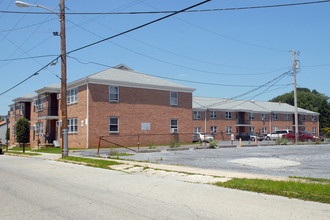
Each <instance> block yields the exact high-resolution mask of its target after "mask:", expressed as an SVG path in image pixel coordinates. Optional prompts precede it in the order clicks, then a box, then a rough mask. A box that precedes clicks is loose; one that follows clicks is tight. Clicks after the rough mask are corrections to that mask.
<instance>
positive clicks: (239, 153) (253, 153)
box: [71, 144, 330, 179]
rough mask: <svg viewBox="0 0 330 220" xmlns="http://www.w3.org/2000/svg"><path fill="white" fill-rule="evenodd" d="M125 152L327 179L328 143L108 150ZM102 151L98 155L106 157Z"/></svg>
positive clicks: (152, 159) (177, 162)
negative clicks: (135, 151) (135, 150)
mask: <svg viewBox="0 0 330 220" xmlns="http://www.w3.org/2000/svg"><path fill="white" fill-rule="evenodd" d="M114 151H117V152H127V153H131V154H132V155H130V156H123V157H121V158H125V159H132V160H140V161H150V162H155V163H161V164H170V165H182V166H190V167H197V168H204V169H217V170H226V171H236V172H245V173H255V174H264V175H271V176H282V177H288V176H299V177H315V178H327V179H330V144H322V145H281V146H280V145H276V146H250V147H241V148H237V147H232V148H217V149H194V148H190V149H189V150H179V151H167V150H166V148H163V149H161V151H160V152H152V153H134V152H132V151H128V150H127V149H111V152H112V153H113V152H114ZM109 153H110V151H109V149H108V150H105V149H103V150H101V152H100V155H101V156H109ZM95 154H96V151H95V150H94V151H78V152H73V153H71V155H72V156H92V155H95Z"/></svg>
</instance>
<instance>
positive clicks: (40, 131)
mask: <svg viewBox="0 0 330 220" xmlns="http://www.w3.org/2000/svg"><path fill="white" fill-rule="evenodd" d="M43 133H44V123H43V122H37V123H36V134H43Z"/></svg>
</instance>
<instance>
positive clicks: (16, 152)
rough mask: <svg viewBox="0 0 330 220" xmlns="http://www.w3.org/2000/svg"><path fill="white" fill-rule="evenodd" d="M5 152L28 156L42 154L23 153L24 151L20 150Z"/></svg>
mask: <svg viewBox="0 0 330 220" xmlns="http://www.w3.org/2000/svg"><path fill="white" fill-rule="evenodd" d="M3 153H4V154H6V153H12V154H22V155H28V156H38V155H41V154H38V153H23V152H19V151H8V152H3Z"/></svg>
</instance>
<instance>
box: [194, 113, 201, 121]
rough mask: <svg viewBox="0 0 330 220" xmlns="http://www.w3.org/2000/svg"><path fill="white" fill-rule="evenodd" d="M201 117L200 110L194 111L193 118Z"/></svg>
mask: <svg viewBox="0 0 330 220" xmlns="http://www.w3.org/2000/svg"><path fill="white" fill-rule="evenodd" d="M199 119H201V112H200V111H194V120H199Z"/></svg>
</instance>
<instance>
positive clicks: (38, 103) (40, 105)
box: [35, 98, 44, 112]
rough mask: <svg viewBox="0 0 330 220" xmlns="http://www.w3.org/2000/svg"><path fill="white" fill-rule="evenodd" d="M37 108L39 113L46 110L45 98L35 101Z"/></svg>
mask: <svg viewBox="0 0 330 220" xmlns="http://www.w3.org/2000/svg"><path fill="white" fill-rule="evenodd" d="M35 106H36V107H37V112H40V111H42V110H44V98H38V99H37V100H35Z"/></svg>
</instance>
